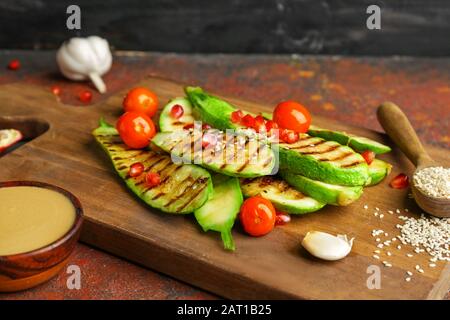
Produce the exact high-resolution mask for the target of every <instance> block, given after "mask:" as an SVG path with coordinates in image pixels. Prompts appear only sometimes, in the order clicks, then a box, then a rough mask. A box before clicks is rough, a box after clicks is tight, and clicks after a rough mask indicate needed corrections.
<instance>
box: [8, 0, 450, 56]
mask: <svg viewBox="0 0 450 320" xmlns="http://www.w3.org/2000/svg"><path fill="white" fill-rule="evenodd" d="M74 3H75V4H78V5H79V6H80V7H81V10H82V29H81V32H79V34H80V35H83V36H85V35H91V34H98V35H101V36H103V37H106V38H107V39H109V41H110V42H111V44H112V45H113V46H114V47H116V48H118V49H123V50H151V51H162V52H166V51H170V52H205V53H210V52H223V53H307V54H344V55H347V54H350V55H394V54H398V55H414V56H449V55H450V1H449V0H389V1H388V0H385V1H378V0H147V1H145V0H122V1H120V0H108V1H104V0H77V1H71V0H69V1H66V0H51V1H50V0H1V1H0V48H3V49H5V48H15V49H30V48H34V49H50V48H55V47H57V46H58V45H59V44H60V43H61V42H62V41H63V40H64V39H66V38H68V37H70V36H74V35H75V34H77V32H74V31H68V30H67V29H66V24H65V21H66V17H67V15H66V8H67V6H68V5H69V4H74ZM370 4H377V5H379V6H380V7H381V8H382V29H381V30H368V29H367V28H366V19H367V17H368V15H367V14H366V8H367V6H368V5H370Z"/></svg>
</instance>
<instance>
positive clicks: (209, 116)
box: [184, 87, 249, 130]
mask: <svg viewBox="0 0 450 320" xmlns="http://www.w3.org/2000/svg"><path fill="white" fill-rule="evenodd" d="M184 91H185V92H186V95H187V96H188V98H189V100H190V101H191V103H192V106H193V108H194V113H195V114H196V115H198V116H199V118H200V119H201V120H202V121H203V122H206V123H208V124H210V125H211V126H212V127H213V128H217V129H219V130H226V129H237V128H245V126H243V125H241V124H238V123H234V122H233V121H232V116H231V114H232V113H233V112H234V111H236V108H235V107H234V106H233V105H231V104H229V103H228V102H226V101H224V100H222V99H220V98H218V97H215V96H212V95H210V94H207V93H206V92H205V91H203V89H202V88H199V87H186V88H185V89H184ZM244 114H249V113H248V112H244Z"/></svg>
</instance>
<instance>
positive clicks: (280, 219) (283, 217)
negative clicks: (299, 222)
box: [275, 212, 291, 226]
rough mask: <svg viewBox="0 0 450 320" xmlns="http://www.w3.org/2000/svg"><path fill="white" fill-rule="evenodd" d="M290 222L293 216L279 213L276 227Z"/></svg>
mask: <svg viewBox="0 0 450 320" xmlns="http://www.w3.org/2000/svg"><path fill="white" fill-rule="evenodd" d="M290 221H291V216H290V215H289V213H285V212H277V215H276V216H275V225H277V226H282V225H284V224H286V223H288V222H290Z"/></svg>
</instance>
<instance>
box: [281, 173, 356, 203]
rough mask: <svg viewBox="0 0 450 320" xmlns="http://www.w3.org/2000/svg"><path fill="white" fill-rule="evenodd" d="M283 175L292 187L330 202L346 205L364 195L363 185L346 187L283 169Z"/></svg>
mask: <svg viewBox="0 0 450 320" xmlns="http://www.w3.org/2000/svg"><path fill="white" fill-rule="evenodd" d="M280 173H281V176H282V177H283V179H284V180H286V181H287V183H289V184H290V185H291V186H292V187H294V188H295V189H297V190H299V191H300V192H302V193H304V194H307V195H308V196H310V197H312V198H314V199H317V200H318V201H322V202H325V203H328V204H332V205H337V206H346V205H349V204H350V203H352V202H354V201H355V200H357V199H359V197H360V196H361V195H362V192H363V187H362V186H356V187H346V186H339V185H333V184H328V183H324V182H321V181H316V180H311V179H308V178H306V177H303V176H301V175H298V174H292V173H290V172H286V171H281V172H280Z"/></svg>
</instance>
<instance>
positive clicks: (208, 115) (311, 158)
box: [185, 87, 369, 186]
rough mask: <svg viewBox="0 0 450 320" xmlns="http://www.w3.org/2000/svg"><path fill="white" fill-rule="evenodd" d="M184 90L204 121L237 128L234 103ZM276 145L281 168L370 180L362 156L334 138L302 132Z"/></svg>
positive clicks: (347, 180)
mask: <svg viewBox="0 0 450 320" xmlns="http://www.w3.org/2000/svg"><path fill="white" fill-rule="evenodd" d="M185 91H186V94H187V96H188V98H189V100H190V101H191V103H192V106H193V108H194V110H195V112H196V113H198V114H199V116H200V118H201V119H202V120H203V121H206V122H208V123H209V124H212V125H213V126H214V127H216V128H219V129H221V130H224V129H237V128H239V126H238V125H236V124H234V123H233V122H232V121H231V113H232V112H233V111H235V110H236V108H235V107H234V106H233V105H231V104H229V103H228V102H226V101H223V100H221V99H220V98H217V97H214V96H211V95H209V94H208V93H206V92H204V91H203V90H202V89H201V88H198V87H195V88H194V87H187V88H185ZM266 116H268V115H266ZM279 147H280V148H279V155H280V157H279V160H280V169H285V170H289V171H291V172H292V173H296V174H301V175H303V176H306V177H309V178H311V179H314V180H321V181H324V182H327V183H332V184H338V185H350V186H352V185H360V186H362V185H365V184H366V183H368V181H369V173H368V168H367V164H366V162H365V161H364V158H363V157H362V156H361V155H360V154H358V153H356V152H354V151H353V150H352V149H351V148H349V147H347V146H342V145H340V144H339V143H337V142H333V141H325V140H324V139H321V138H314V137H311V136H309V135H307V134H301V135H300V140H299V141H298V142H297V143H294V144H285V143H283V144H280V145H279Z"/></svg>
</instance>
